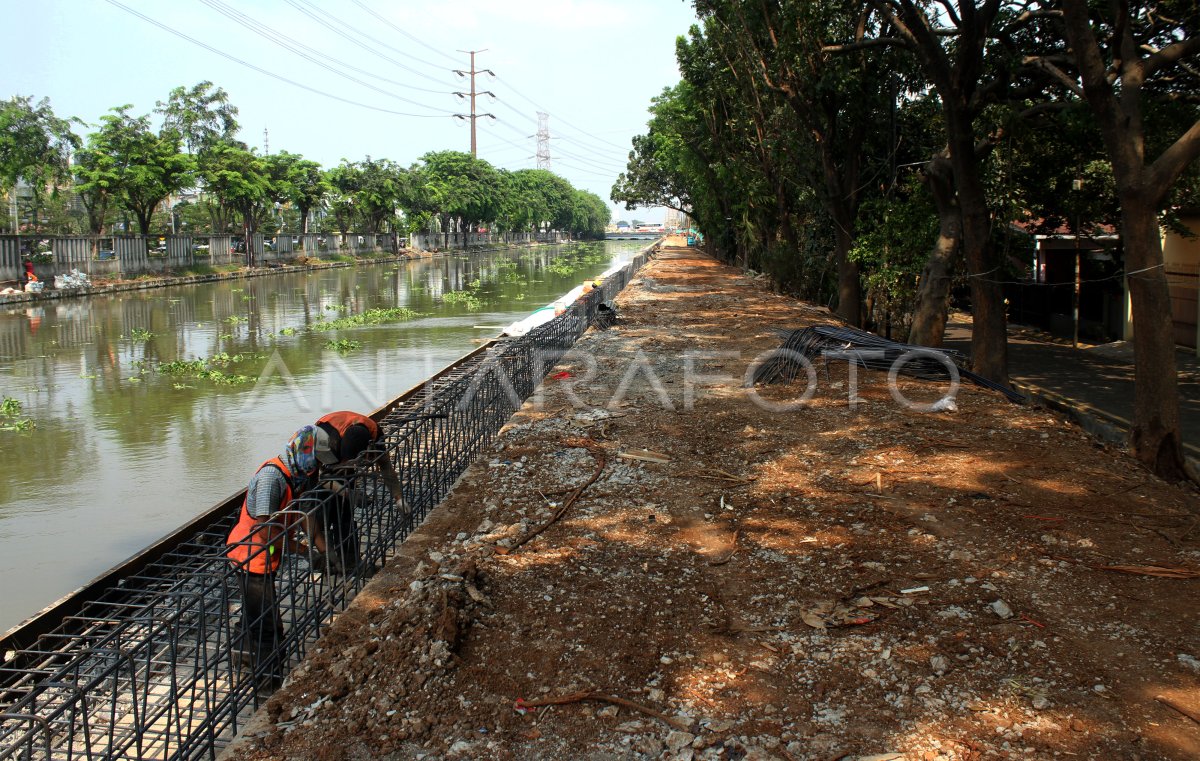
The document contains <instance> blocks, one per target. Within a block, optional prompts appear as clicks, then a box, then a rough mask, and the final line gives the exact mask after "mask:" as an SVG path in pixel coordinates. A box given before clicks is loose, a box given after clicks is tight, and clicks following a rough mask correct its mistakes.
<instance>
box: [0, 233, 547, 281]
mask: <svg viewBox="0 0 1200 761" xmlns="http://www.w3.org/2000/svg"><path fill="white" fill-rule="evenodd" d="M293 237H294V238H295V241H294V242H293ZM565 237H566V236H564V235H563V234H561V233H558V232H542V233H536V234H535V233H467V232H447V233H431V234H426V235H414V236H412V239H411V241H410V240H409V239H407V238H405V237H403V236H400V237H395V238H394V237H393V235H392V234H391V233H353V232H352V233H308V234H305V235H296V236H292V235H290V234H281V235H263V234H261V233H256V234H254V235H252V236H251V239H250V248H251V250H252V251H253V260H254V264H255V265H262V264H266V263H272V262H283V261H291V260H293V259H295V258H296V257H297V256H300V255H303V256H307V257H310V258H314V259H318V258H331V257H333V256H336V255H338V254H351V255H360V254H366V253H375V252H379V253H391V252H392V251H394V250H399V251H404V250H406V249H408V248H409V247H410V246H411V247H412V248H415V249H418V250H424V251H428V250H434V249H436V250H438V251H448V250H455V249H465V248H473V247H481V246H494V245H505V244H523V243H532V242H534V241H537V242H541V243H556V242H560V241H562V240H564V239H565ZM47 249H48V251H47ZM47 253H48V255H49V256H50V257H51V261H49V262H45V261H36V262H35V263H34V272H35V273H36V274H37V276H38V278H39V279H41V280H44V281H46V282H47V283H53V282H54V276H55V275H64V274H67V273H69V272H71V271H72V270H79V271H80V272H83V273H86V274H87V275H88V276H89V277H91V278H93V279H94V278H133V277H137V276H138V275H145V274H152V275H158V274H164V273H167V272H177V271H180V270H185V269H190V268H193V267H197V266H204V265H209V266H214V267H215V266H227V265H231V264H236V265H245V264H246V263H247V257H246V249H245V246H244V245H243V240H242V236H240V235H209V236H204V235H162V236H159V235H150V236H143V235H120V236H111V237H109V236H92V235H71V236H32V235H0V282H3V281H10V282H9V283H7V284H8V285H11V284H13V283H12V282H11V281H17V280H19V279H20V278H21V277H22V276H23V274H24V265H23V259H24V257H26V256H33V255H35V254H37V255H39V256H38V258H39V259H44V258H45V256H46V255H47Z"/></svg>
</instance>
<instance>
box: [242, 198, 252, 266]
mask: <svg viewBox="0 0 1200 761" xmlns="http://www.w3.org/2000/svg"><path fill="white" fill-rule="evenodd" d="M253 214H254V212H253V211H249V210H248V211H246V212H245V213H243V214H242V245H244V246H245V247H246V266H247V267H253V266H254V242H253V241H251V240H250V218H251V217H252V216H253Z"/></svg>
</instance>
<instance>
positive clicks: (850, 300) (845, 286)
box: [833, 213, 862, 328]
mask: <svg viewBox="0 0 1200 761" xmlns="http://www.w3.org/2000/svg"><path fill="white" fill-rule="evenodd" d="M833 221H834V225H835V227H836V228H837V229H836V230H835V231H834V245H833V256H834V261H836V262H837V280H838V282H837V292H838V301H837V316H838V317H841V318H842V319H843V320H845V321H846V322H848V323H849V324H851V325H853V326H854V327H856V328H857V327H860V326H861V325H862V279H861V278H860V277H859V270H858V264H857V263H855V262H853V261H851V259H850V248H851V247H852V246H853V245H854V223H853V222H852V221H851V219H850V216H849V215H848V214H845V213H837V214H835V215H834V217H833Z"/></svg>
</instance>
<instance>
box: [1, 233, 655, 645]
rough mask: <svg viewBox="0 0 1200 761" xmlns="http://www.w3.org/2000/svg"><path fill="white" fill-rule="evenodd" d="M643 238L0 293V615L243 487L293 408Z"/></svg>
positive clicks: (301, 412)
mask: <svg viewBox="0 0 1200 761" xmlns="http://www.w3.org/2000/svg"><path fill="white" fill-rule="evenodd" d="M644 246H645V243H644V242H641V241H623V242H608V243H595V244H577V245H569V246H556V247H544V248H536V249H521V250H511V251H500V252H493V253H489V254H473V255H457V256H449V257H444V258H438V259H420V260H414V261H410V262H401V263H395V262H393V263H385V264H360V265H359V266H356V267H349V268H342V269H330V270H322V271H319V272H312V273H289V274H280V275H268V276H264V277H258V278H249V279H245V280H226V281H221V282H216V283H205V284H199V285H184V286H173V287H169V288H158V289H151V290H146V291H126V292H122V293H117V294H111V295H103V296H92V297H88V298H81V299H66V300H62V301H50V302H42V303H39V304H35V305H20V306H15V307H9V308H5V309H0V396H2V397H5V398H11V399H15V400H16V401H17V402H18V403H19V404H20V408H21V409H20V412H19V413H17V414H9V415H8V416H3V415H0V427H6V428H13V427H16V424H17V423H18V422H19V421H21V420H31V421H33V425H34V426H35V427H33V428H32V429H30V430H25V431H18V430H0V451H3V453H4V457H5V460H6V462H5V463H4V470H5V472H7V473H8V475H7V476H6V477H5V478H4V479H3V480H0V632H2V631H4V630H7V629H8V628H10V627H12V626H15V625H16V624H18V623H20V622H21V621H22V620H23V619H25V618H27V617H28V616H30V615H32V614H34V613H36V612H37V611H38V610H40V609H41V608H43V607H45V606H46V605H48V604H50V603H51V602H53V601H54V600H56V599H58V598H59V597H61V596H63V595H64V594H67V593H69V592H70V591H72V590H74V589H76V588H78V587H79V586H81V585H82V584H84V583H85V582H87V581H88V580H90V579H92V578H94V577H95V576H96V575H98V574H100V573H101V572H103V571H105V570H107V569H108V568H111V567H112V566H114V565H116V564H117V563H119V562H121V561H122V560H124V559H125V558H127V557H129V556H131V555H133V554H134V553H136V552H138V551H139V550H141V549H142V548H144V547H146V546H147V545H149V544H150V543H152V542H153V541H155V540H156V539H158V538H160V537H162V536H163V535H165V534H167V533H168V532H170V531H171V530H173V529H175V528H177V527H179V526H180V525H182V524H184V523H186V522H187V521H189V520H190V519H192V518H194V517H195V516H197V515H198V514H200V513H202V512H203V511H205V510H207V509H208V508H209V507H211V506H212V505H213V504H215V503H216V502H218V501H219V500H221V499H224V498H226V497H228V496H229V495H230V494H232V493H233V492H235V491H237V490H238V489H241V488H243V487H244V486H245V484H246V483H247V481H248V480H249V478H250V476H251V474H252V473H253V471H254V469H255V468H256V467H257V465H258V464H259V463H261V462H262V461H264V460H265V459H267V458H268V457H271V456H273V455H274V454H276V453H277V452H278V451H279V449H280V447H281V446H282V445H283V443H284V442H285V441H286V440H287V438H288V436H289V435H290V434H291V433H292V432H293V431H294V430H295V429H296V428H298V427H300V426H301V425H304V424H306V423H310V422H312V421H314V420H316V419H317V418H318V417H320V416H321V415H323V414H325V413H326V412H329V411H332V410H338V409H351V410H359V411H364V412H367V411H370V410H372V409H374V408H376V407H378V406H380V405H381V404H383V403H384V402H386V401H387V400H389V399H391V398H393V397H394V396H396V395H397V394H399V393H401V392H403V391H405V390H407V389H409V388H411V387H413V386H415V385H417V384H419V383H420V382H421V381H423V380H424V379H425V378H427V377H429V376H430V375H432V374H433V373H435V372H437V371H438V370H440V369H441V368H443V367H445V366H446V365H448V364H450V363H451V362H453V361H454V360H455V359H457V358H458V357H461V356H462V355H463V354H466V353H467V352H469V351H471V350H472V349H474V348H476V347H477V346H478V344H479V342H480V339H484V338H488V337H491V336H494V335H495V334H496V333H497V332H498V327H499V326H503V325H507V324H508V323H510V322H512V321H514V320H517V319H520V318H521V317H522V316H524V315H526V314H528V313H529V312H531V311H533V310H534V309H536V308H538V307H540V306H542V305H544V304H546V303H548V302H550V301H552V300H554V299H555V298H557V297H558V296H560V295H562V294H563V293H565V292H566V291H568V290H570V289H571V288H572V287H574V286H576V285H578V284H579V283H580V282H582V281H583V280H584V279H586V278H588V277H593V276H595V275H597V274H599V273H600V272H602V271H603V270H605V269H607V268H608V267H609V266H610V265H611V264H612V263H614V262H618V261H624V260H625V259H628V258H630V257H632V255H633V254H634V253H636V252H637V251H638V250H640V249H641V248H642V247H644ZM397 308H404V309H409V310H412V311H414V312H416V316H414V317H411V318H410V319H405V320H401V321H393V320H392V319H391V318H393V317H394V316H395V315H394V314H393V313H381V312H373V313H372V314H375V315H380V317H381V318H382V319H383V321H382V322H378V323H374V324H370V323H368V324H363V325H348V326H346V327H340V328H336V329H333V330H327V329H321V328H322V327H326V326H322V323H330V322H334V323H335V324H344V323H345V322H347V321H353V318H354V316H355V315H359V314H363V313H366V312H368V310H394V309H397ZM339 320H340V321H342V323H337V322H335V321H339ZM164 371H165V372H164ZM172 371H173V373H172ZM200 373H203V375H200ZM262 378H265V380H260V379H262ZM13 407H14V405H13V404H12V403H11V402H10V403H8V405H7V410H8V412H9V413H14V409H13Z"/></svg>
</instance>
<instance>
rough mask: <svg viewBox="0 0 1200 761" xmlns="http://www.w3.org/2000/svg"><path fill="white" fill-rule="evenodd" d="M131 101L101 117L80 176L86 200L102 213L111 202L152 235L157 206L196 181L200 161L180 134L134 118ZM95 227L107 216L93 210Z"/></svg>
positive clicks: (90, 140) (92, 220)
mask: <svg viewBox="0 0 1200 761" xmlns="http://www.w3.org/2000/svg"><path fill="white" fill-rule="evenodd" d="M130 108H132V106H130V105H124V106H118V107H116V108H114V109H112V113H109V114H105V115H104V116H102V117H100V129H99V130H97V132H95V133H94V134H93V135H92V136H90V138H89V140H88V145H87V148H86V149H85V150H84V151H83V152H82V156H81V159H80V164H79V167H78V175H79V177H80V179H81V180H82V183H81V184H80V192H81V194H82V195H83V197H84V199H85V203H88V204H93V205H94V206H95V208H96V211H102V209H101V208H100V207H102V206H104V207H106V205H107V202H108V200H115V202H116V203H117V205H119V206H120V207H121V208H123V209H125V210H126V211H127V212H129V213H130V214H131V215H133V217H134V218H135V219H136V220H137V223H138V228H139V230H140V231H141V233H142V235H149V234H150V223H151V218H152V217H153V215H154V210H155V208H157V207H158V205H159V204H160V203H162V202H163V201H164V200H166V199H167V197H168V196H170V195H171V194H173V193H177V192H179V191H180V190H182V189H183V188H186V187H188V186H189V185H190V184H191V183H192V182H193V181H194V170H195V164H194V162H193V160H192V158H191V157H190V156H188V155H186V154H183V153H181V152H180V149H181V145H180V138H179V135H178V133H176V132H173V131H165V132H163V133H161V134H155V133H154V132H153V131H151V129H150V117H149V116H136V117H135V116H130V114H129V109H130ZM92 208H93V207H92V206H89V216H90V217H92V219H91V224H92V225H93V228H95V226H96V225H97V223H99V224H103V221H102V220H103V215H102V214H101V215H99V216H95V215H93V214H91V210H92Z"/></svg>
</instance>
